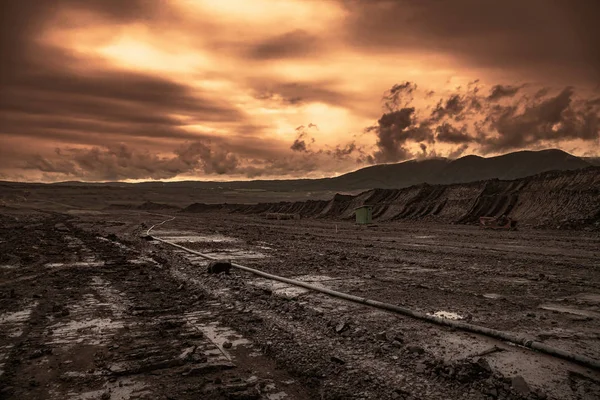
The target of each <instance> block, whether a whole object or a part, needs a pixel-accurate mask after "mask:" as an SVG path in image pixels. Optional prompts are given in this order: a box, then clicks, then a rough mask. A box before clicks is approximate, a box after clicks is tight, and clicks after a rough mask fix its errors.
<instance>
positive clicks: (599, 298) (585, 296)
mask: <svg viewBox="0 0 600 400" xmlns="http://www.w3.org/2000/svg"><path fill="white" fill-rule="evenodd" d="M575 299H577V300H580V301H583V302H586V303H594V304H600V294H597V293H580V294H578V295H576V296H575Z"/></svg>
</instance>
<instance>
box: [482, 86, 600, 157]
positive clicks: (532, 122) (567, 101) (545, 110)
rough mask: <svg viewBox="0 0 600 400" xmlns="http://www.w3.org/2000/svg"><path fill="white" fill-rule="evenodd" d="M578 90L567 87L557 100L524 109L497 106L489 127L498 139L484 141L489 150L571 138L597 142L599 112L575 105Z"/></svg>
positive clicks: (511, 105) (542, 101) (541, 102)
mask: <svg viewBox="0 0 600 400" xmlns="http://www.w3.org/2000/svg"><path fill="white" fill-rule="evenodd" d="M574 93H575V92H574V89H573V88H571V87H567V88H565V89H563V90H562V91H561V92H560V93H558V94H557V95H556V96H553V97H546V98H542V99H539V100H536V101H534V102H533V103H531V104H528V105H526V106H525V107H524V108H523V109H520V108H519V107H518V106H517V105H516V104H510V105H507V106H496V107H494V108H492V109H491V110H490V112H489V115H487V117H486V124H485V126H486V127H487V128H489V129H490V130H491V131H495V132H497V136H494V137H487V138H486V139H485V141H484V149H485V150H486V151H501V150H509V149H514V148H521V147H526V146H529V145H536V144H538V143H541V142H544V141H550V142H559V141H562V140H568V139H581V140H584V141H593V140H597V139H598V135H599V134H600V124H599V122H598V121H599V117H600V113H599V112H598V111H594V110H589V109H582V108H581V107H580V105H579V104H577V105H574V104H573V102H574V99H573V98H574Z"/></svg>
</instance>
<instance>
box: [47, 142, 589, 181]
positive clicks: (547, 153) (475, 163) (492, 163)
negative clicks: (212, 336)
mask: <svg viewBox="0 0 600 400" xmlns="http://www.w3.org/2000/svg"><path fill="white" fill-rule="evenodd" d="M591 161H592V159H591V158H587V159H586V158H580V157H577V156H574V155H571V154H569V153H567V152H565V151H562V150H559V149H547V150H540V151H531V150H523V151H517V152H512V153H507V154H504V155H500V156H494V157H487V158H486V157H481V156H476V155H468V156H465V157H461V158H458V159H454V160H450V159H447V158H433V159H426V160H409V161H404V162H400V163H392V164H378V165H372V166H368V167H364V168H360V169H358V170H356V171H352V172H348V173H346V174H343V175H340V176H337V177H329V178H317V179H307V178H305V179H282V180H251V181H228V182H227V181H224V182H219V181H179V182H164V181H150V182H139V183H126V182H104V183H100V182H80V181H69V182H56V183H50V184H49V185H56V186H121V187H124V186H130V185H136V186H138V187H158V186H170V187H190V188H198V189H217V188H218V189H230V190H236V189H253V190H267V191H322V190H337V191H354V190H366V189H372V188H382V189H393V188H398V189H399V188H405V187H409V186H412V185H417V184H421V183H429V184H452V183H468V182H475V181H481V180H486V179H496V178H497V179H505V180H506V179H518V178H524V177H526V176H532V175H536V174H539V173H542V172H546V171H553V170H557V171H565V170H574V169H580V168H586V167H589V166H592V165H594V162H591Z"/></svg>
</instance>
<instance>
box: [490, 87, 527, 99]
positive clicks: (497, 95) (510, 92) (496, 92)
mask: <svg viewBox="0 0 600 400" xmlns="http://www.w3.org/2000/svg"><path fill="white" fill-rule="evenodd" d="M520 89H521V87H519V86H510V85H494V86H493V87H492V90H490V95H489V96H488V97H487V99H488V100H490V101H495V100H499V99H501V98H503V97H512V96H514V95H515V94H517V92H518V91H519V90H520Z"/></svg>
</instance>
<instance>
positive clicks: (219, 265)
mask: <svg viewBox="0 0 600 400" xmlns="http://www.w3.org/2000/svg"><path fill="white" fill-rule="evenodd" d="M232 267H233V266H232V265H231V263H230V262H229V261H211V262H210V264H208V270H207V271H208V273H209V274H221V273H223V272H224V273H226V274H229V271H230V270H231V268H232Z"/></svg>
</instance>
